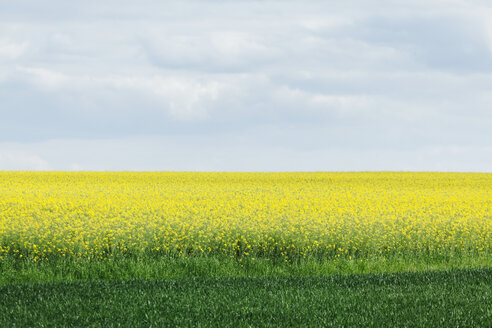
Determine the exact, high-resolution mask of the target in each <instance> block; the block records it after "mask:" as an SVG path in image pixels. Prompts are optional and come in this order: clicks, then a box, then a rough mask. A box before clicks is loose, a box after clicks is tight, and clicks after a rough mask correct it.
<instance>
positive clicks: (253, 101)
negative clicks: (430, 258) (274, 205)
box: [0, 0, 492, 172]
mask: <svg viewBox="0 0 492 328" xmlns="http://www.w3.org/2000/svg"><path fill="white" fill-rule="evenodd" d="M490 17H492V3H491V2H490V1H473V0H468V1H458V0H408V1H396V0H393V1H390V0H381V1H377V0H369V1H368V0H348V1H317V0H310V1H251V0H248V1H226V0H223V1H220V0H214V1H212V0H199V1H157V0H141V1H127V0H97V1H96V0H87V1H78V2H74V1H65V0H57V1H50V0H48V1H42V2H41V1H34V0H32V1H25V0H16V1H9V0H0V170H68V171H72V170H73V171H80V170H82V171H94V170H96V171H109V170H117V171H120V170H123V171H127V170H129V171H386V170H390V171H459V172H492V20H491V19H490Z"/></svg>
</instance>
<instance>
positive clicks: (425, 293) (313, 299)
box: [0, 269, 492, 327]
mask: <svg viewBox="0 0 492 328" xmlns="http://www.w3.org/2000/svg"><path fill="white" fill-rule="evenodd" d="M491 277H492V270H491V269H476V270H451V271H435V272H421V273H400V274H370V275H331V276H321V277H320V276H317V277H316V276H313V277H310V276H304V277H266V278H225V277H224V278H184V279H167V280H128V281H110V280H107V281H86V282H72V283H63V282H62V283H34V284H33V283H30V284H20V285H10V286H3V287H0V295H2V297H1V298H0V308H1V311H0V326H2V327H54V326H60V327H62V326H63V327H79V326H85V327H88V326H91V327H490V326H491V323H492V280H491Z"/></svg>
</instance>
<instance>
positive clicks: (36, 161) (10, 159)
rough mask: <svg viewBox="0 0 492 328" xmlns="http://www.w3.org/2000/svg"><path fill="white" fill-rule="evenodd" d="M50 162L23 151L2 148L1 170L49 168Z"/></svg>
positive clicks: (0, 157) (0, 155) (0, 153)
mask: <svg viewBox="0 0 492 328" xmlns="http://www.w3.org/2000/svg"><path fill="white" fill-rule="evenodd" d="M49 169H51V166H50V164H49V163H48V162H47V161H46V160H44V159H43V158H41V157H39V156H37V155H34V154H31V153H26V152H22V151H15V150H6V151H2V150H1V149H0V170H49Z"/></svg>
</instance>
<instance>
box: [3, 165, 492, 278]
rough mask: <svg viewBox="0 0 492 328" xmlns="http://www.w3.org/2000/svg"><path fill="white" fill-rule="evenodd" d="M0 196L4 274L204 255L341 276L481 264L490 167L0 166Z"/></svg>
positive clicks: (490, 209) (491, 214) (487, 238)
mask: <svg viewBox="0 0 492 328" xmlns="http://www.w3.org/2000/svg"><path fill="white" fill-rule="evenodd" d="M0 195H1V196H2V197H1V198H0V263H1V264H0V265H1V266H3V267H4V270H5V267H6V266H12V267H21V268H27V267H29V266H34V267H36V266H37V267H41V268H42V267H49V266H50V265H51V264H52V263H64V265H67V263H74V266H80V265H81V264H83V263H94V262H105V261H106V262H107V261H110V262H114V261H118V260H124V261H127V262H128V261H129V260H130V261H136V262H141V263H149V262H150V263H153V262H155V261H154V260H157V262H159V261H161V260H171V261H174V262H180V263H182V262H183V261H185V262H186V261H187V260H188V259H192V260H193V261H195V262H196V261H198V262H207V261H208V260H210V259H215V260H217V261H218V263H219V264H220V263H225V265H230V263H231V260H233V261H232V262H234V263H236V264H238V265H239V267H241V265H242V264H243V263H247V264H249V267H255V266H261V265H263V264H265V263H271V264H272V265H274V266H276V267H278V266H281V265H283V264H285V265H287V266H290V265H294V266H295V265H303V264H304V263H311V264H312V263H318V264H319V265H317V268H316V270H318V269H319V267H325V268H326V269H327V270H329V271H330V272H331V271H333V267H340V266H342V267H344V266H348V267H350V268H351V269H349V271H348V272H349V273H352V272H354V271H357V269H356V268H359V270H360V271H361V272H370V271H374V272H381V271H385V268H386V269H387V270H389V271H394V270H395V269H397V271H406V270H409V271H412V270H413V269H425V267H424V266H423V264H428V265H429V266H430V267H432V265H434V266H435V267H436V268H438V269H446V266H447V265H449V266H458V267H459V266H461V265H466V266H467V267H473V266H484V265H485V266H490V264H491V262H492V261H491V260H490V258H491V257H490V252H491V249H492V243H491V241H492V174H466V173H464V174H463V173H389V172H381V173H173V172H169V173H112V172H108V173H64V172H40V173H31V172H2V173H0ZM217 261H213V263H215V264H217ZM255 261H258V262H260V264H258V265H255ZM320 262H321V263H320ZM394 263H397V265H396V266H395V265H393V264H394ZM405 263H407V264H408V267H406V268H405V267H404V266H405V265H404V264H405ZM375 264H378V265H375ZM103 266H104V265H103ZM236 271H237V270H236ZM238 273H240V272H238ZM316 273H320V272H316Z"/></svg>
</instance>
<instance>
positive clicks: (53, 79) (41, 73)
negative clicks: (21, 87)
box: [17, 66, 68, 89]
mask: <svg viewBox="0 0 492 328" xmlns="http://www.w3.org/2000/svg"><path fill="white" fill-rule="evenodd" d="M17 71H18V72H20V73H23V74H25V75H26V79H27V80H28V81H30V82H32V83H34V84H36V85H38V86H39V87H41V88H46V89H58V88H60V87H64V86H65V85H66V83H67V82H68V77H67V76H66V75H65V74H63V73H60V72H57V71H54V70H51V69H47V68H42V67H23V66H18V67H17Z"/></svg>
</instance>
